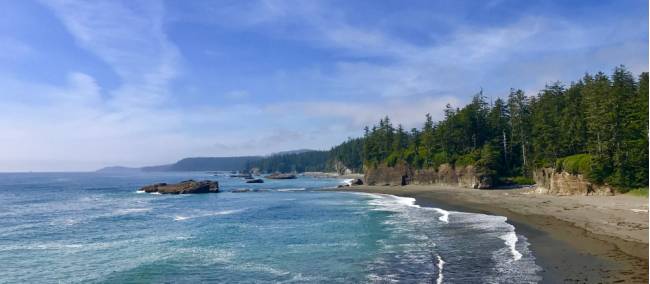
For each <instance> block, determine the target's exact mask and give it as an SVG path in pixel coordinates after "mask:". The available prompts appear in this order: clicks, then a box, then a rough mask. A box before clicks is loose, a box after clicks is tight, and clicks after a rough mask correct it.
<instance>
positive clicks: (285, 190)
mask: <svg viewBox="0 0 650 284" xmlns="http://www.w3.org/2000/svg"><path fill="white" fill-rule="evenodd" d="M304 190H306V188H304V187H300V188H280V189H276V191H280V192H288V191H304Z"/></svg>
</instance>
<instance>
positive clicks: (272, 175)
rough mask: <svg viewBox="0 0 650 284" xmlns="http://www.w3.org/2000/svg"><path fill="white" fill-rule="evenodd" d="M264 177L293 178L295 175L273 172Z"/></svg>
mask: <svg viewBox="0 0 650 284" xmlns="http://www.w3.org/2000/svg"><path fill="white" fill-rule="evenodd" d="M265 178H269V179H295V178H296V175H293V174H280V173H275V174H270V175H268V176H265Z"/></svg>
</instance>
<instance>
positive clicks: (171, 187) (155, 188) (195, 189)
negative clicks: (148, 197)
mask: <svg viewBox="0 0 650 284" xmlns="http://www.w3.org/2000/svg"><path fill="white" fill-rule="evenodd" d="M139 191H144V192H148V193H154V192H157V193H161V194H189V193H210V192H219V183H218V182H216V181H209V180H205V181H195V180H186V181H183V182H179V183H175V184H167V183H156V184H152V185H147V186H144V187H142V188H140V190H139Z"/></svg>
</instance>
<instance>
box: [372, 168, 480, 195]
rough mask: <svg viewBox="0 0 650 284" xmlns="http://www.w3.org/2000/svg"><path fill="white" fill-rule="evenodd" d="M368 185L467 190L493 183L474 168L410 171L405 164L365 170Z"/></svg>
mask: <svg viewBox="0 0 650 284" xmlns="http://www.w3.org/2000/svg"><path fill="white" fill-rule="evenodd" d="M364 180H365V183H366V184H368V185H407V184H419V185H446V186H460V187H467V188H479V189H484V188H490V187H492V184H493V181H492V179H491V178H490V177H489V176H486V175H482V174H480V173H478V172H477V171H476V169H475V167H474V166H463V167H458V168H454V167H452V166H451V165H449V164H443V165H440V166H439V167H438V168H437V169H412V168H410V167H409V166H407V165H406V164H398V165H395V166H394V167H387V166H378V167H376V168H370V169H366V173H365V176H364Z"/></svg>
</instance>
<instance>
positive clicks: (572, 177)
mask: <svg viewBox="0 0 650 284" xmlns="http://www.w3.org/2000/svg"><path fill="white" fill-rule="evenodd" d="M533 179H535V183H536V184H537V189H536V190H535V192H537V193H541V194H555V195H614V189H612V188H611V187H610V186H608V185H597V184H594V183H592V182H589V181H588V180H587V179H586V178H585V177H584V176H583V175H581V174H571V173H568V172H565V171H561V172H557V171H556V170H555V169H554V168H540V169H537V170H535V171H534V172H533Z"/></svg>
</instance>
